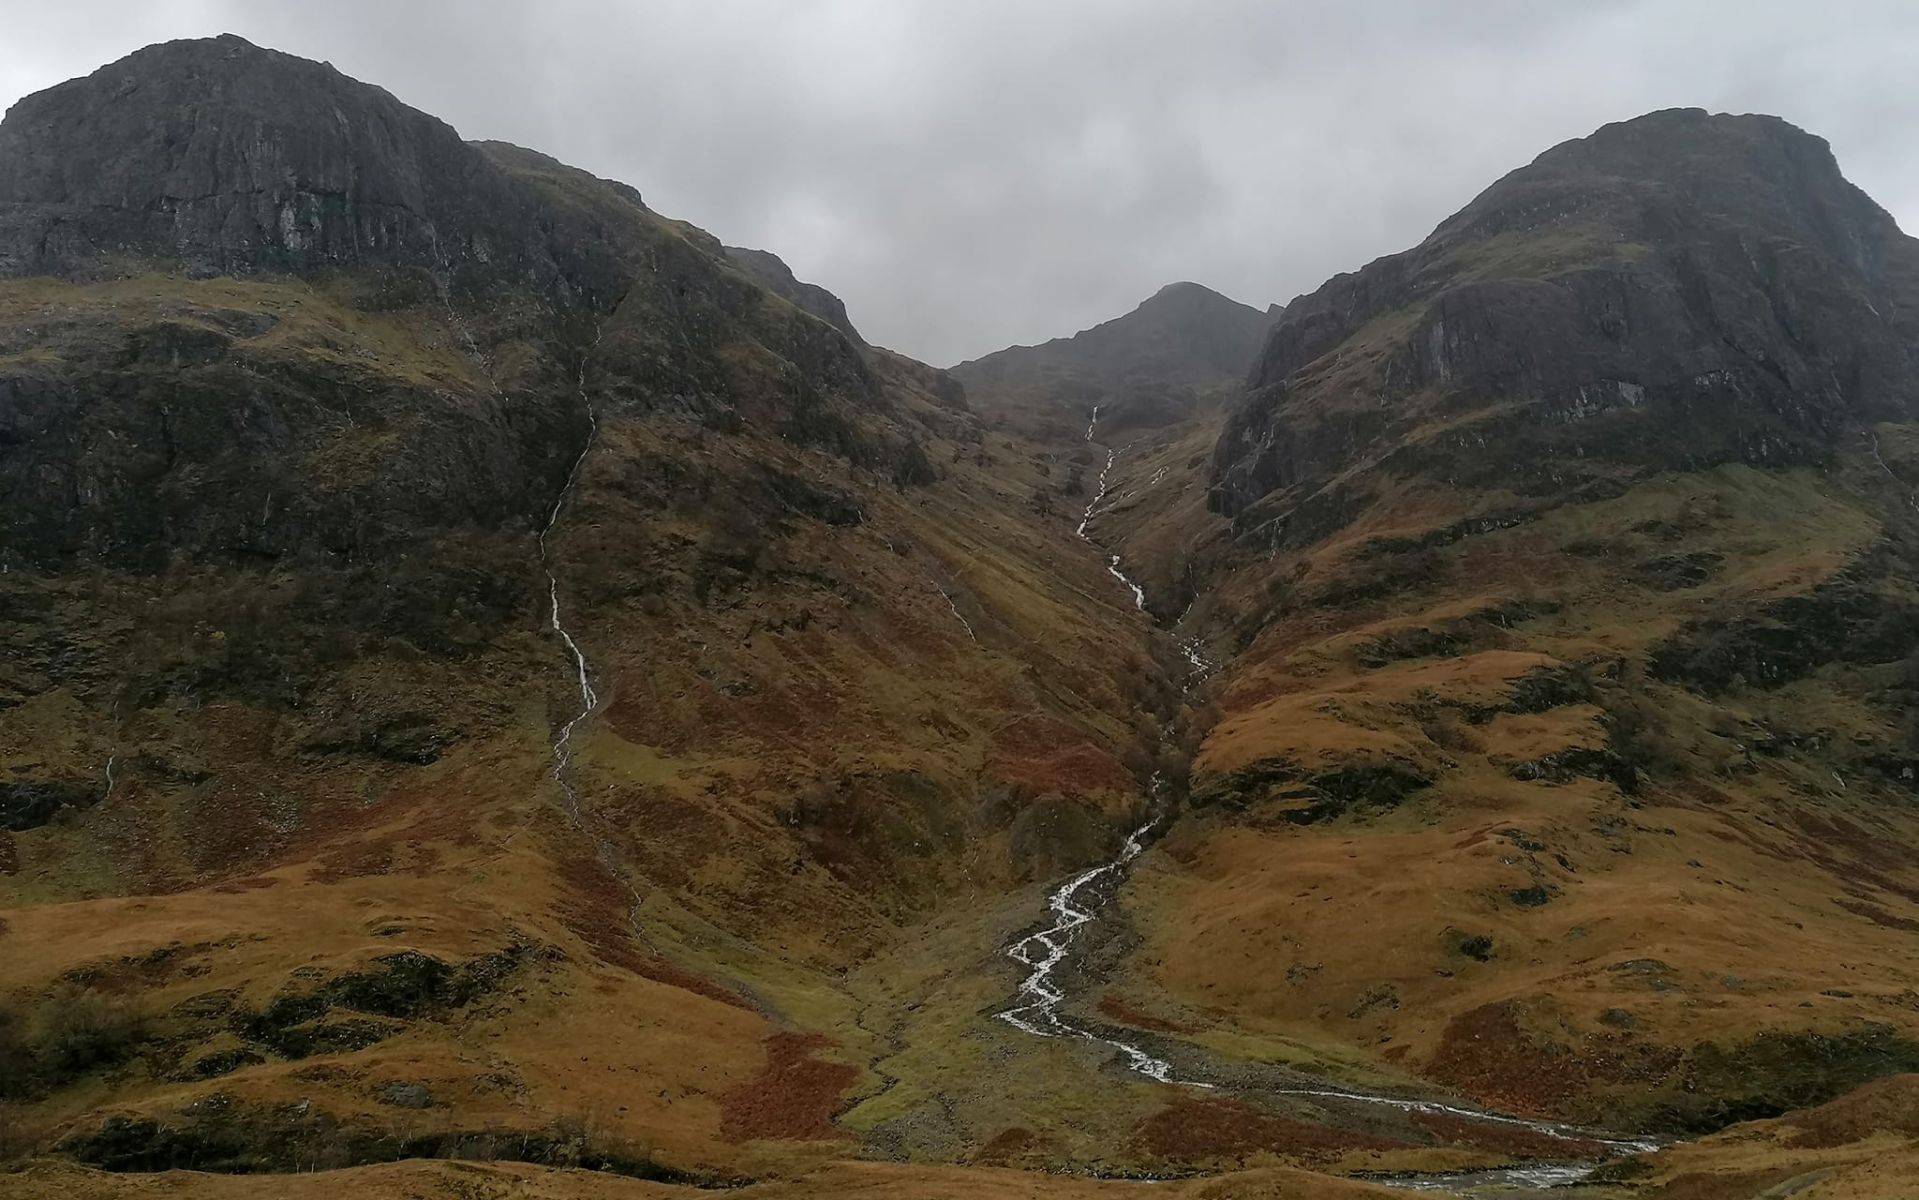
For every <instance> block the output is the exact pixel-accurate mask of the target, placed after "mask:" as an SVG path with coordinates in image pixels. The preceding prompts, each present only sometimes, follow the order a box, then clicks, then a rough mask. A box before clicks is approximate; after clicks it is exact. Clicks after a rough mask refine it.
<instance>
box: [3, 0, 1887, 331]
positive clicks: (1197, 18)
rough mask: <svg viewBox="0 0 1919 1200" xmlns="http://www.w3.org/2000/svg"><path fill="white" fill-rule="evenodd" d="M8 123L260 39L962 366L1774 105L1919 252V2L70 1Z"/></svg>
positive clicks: (44, 22) (1272, 276)
mask: <svg viewBox="0 0 1919 1200" xmlns="http://www.w3.org/2000/svg"><path fill="white" fill-rule="evenodd" d="M4 15H5V17H6V33H5V36H4V39H3V40H0V104H7V105H10V104H11V103H12V102H13V101H14V100H15V99H17V98H18V97H20V96H22V95H24V94H26V93H28V92H32V91H35V90H38V89H39V88H42V87H46V86H48V85H50V84H53V83H57V82H59V81H60V80H62V79H66V78H69V77H71V76H74V75H83V74H86V73H88V72H90V71H92V70H93V69H95V68H96V67H99V66H101V65H103V64H105V63H107V62H110V61H112V60H113V59H116V58H118V57H120V56H121V55H123V54H126V53H128V52H129V51H131V50H134V49H136V48H138V47H139V46H142V45H145V44H147V43H149V42H154V41H161V40H165V39H168V38H176V37H197V36H207V35H211V34H215V33H220V32H233V33H238V34H240V35H241V36H243V37H246V38H248V39H250V40H252V41H255V42H258V43H260V44H262V45H266V46H272V47H275V48H277V49H281V50H285V51H288V52H291V53H294V54H300V55H305V56H307V57H310V58H320V59H326V60H329V61H331V62H332V63H333V64H334V65H335V66H337V67H339V68H340V69H341V70H343V71H345V72H346V73H348V74H349V75H353V76H357V77H358V78H360V79H364V80H367V81H369V82H373V83H378V84H380V85H382V86H383V87H385V88H387V89H388V90H389V91H391V92H393V93H394V94H395V95H397V96H399V97H400V98H401V99H402V100H405V101H407V102H408V103H411V104H414V105H416V106H418V107H420V108H424V109H426V110H428V111H429V112H432V113H434V114H436V115H438V116H440V117H443V118H445V119H446V120H448V121H450V122H452V123H453V124H454V125H455V126H456V127H458V128H459V130H460V131H461V133H462V134H464V135H465V136H467V137H469V138H499V139H503V140H506V141H511V142H517V143H520V144H522V145H526V146H531V147H534V148H536V149H539V150H543V151H545V152H547V153H549V154H552V155H554V156H556V157H558V158H561V159H564V160H566V161H567V162H570V163H573V164H574V165H576V166H580V167H584V168H586V169H588V170H590V171H593V172H595V173H596V174H600V175H606V176H610V177H613V178H617V179H622V180H625V181H626V182H628V183H631V184H632V185H634V186H635V187H637V188H639V189H640V191H641V192H642V193H643V194H644V195H645V197H646V199H647V202H648V203H649V204H650V205H652V207H654V208H655V209H657V210H659V211H661V212H663V213H666V214H668V215H670V216H675V217H682V218H685V219H687V220H690V221H692V222H694V223H696V224H698V225H701V226H703V227H705V228H707V229H709V230H711V231H712V232H713V233H715V234H717V235H718V236H720V237H721V238H723V239H724V240H726V241H728V242H730V243H734V244H743V245H749V246H758V247H762V248H765V249H769V250H772V251H774V252H776V253H778V254H779V255H780V256H782V257H783V258H785V259H786V260H787V262H788V263H790V264H791V265H792V266H793V268H794V270H795V271H796V272H797V273H798V274H799V275H800V276H801V277H802V278H806V279H810V280H813V281H815V282H817V283H821V284H824V285H825V286H826V287H828V288H830V289H832V290H833V291H835V292H837V293H838V294H839V295H840V296H841V297H842V298H844V299H845V301H846V303H847V307H848V309H849V310H850V311H851V314H852V317H853V320H854V322H855V323H856V324H857V325H859V327H860V329H861V331H862V332H863V333H865V334H866V335H867V337H868V338H870V339H871V340H873V341H876V342H879V343H881V344H884V345H889V346H893V347H895V348H897V349H900V350H903V351H906V352H907V353H909V354H913V355H915V356H917V357H920V358H923V359H926V360H928V361H931V362H934V363H938V364H940V365H948V364H951V363H953V362H955V361H957V360H959V359H962V358H969V357H973V356H975V355H978V354H981V353H985V352H987V351H989V350H994V349H997V348H999V347H1001V346H1004V345H1007V344H1010V343H1015V342H1035V341H1043V340H1045V339H1046V338H1049V337H1053V336H1057V335H1061V334H1067V333H1071V332H1073V331H1074V330H1077V329H1081V328H1084V327H1085V326H1087V325H1090V324H1093V323H1096V322H1098V321H1101V320H1104V319H1106V318H1108V317H1111V316H1116V315H1118V314H1119V313H1121V312H1124V311H1126V310H1127V309H1129V308H1131V307H1132V306H1133V305H1134V304H1136V303H1137V302H1138V301H1139V300H1141V299H1143V298H1144V297H1146V296H1147V295H1149V294H1151V293H1152V292H1153V291H1154V290H1156V289H1157V288H1158V287H1159V286H1160V285H1161V284H1164V283H1168V282H1171V281H1173V280H1177V279H1192V280H1196V281H1198V282H1200V283H1204V284H1207V285H1208V286H1210V287H1213V288H1216V289H1218V290H1220V291H1222V292H1225V293H1226V294H1228V295H1230V296H1233V297H1235V298H1236V299H1240V300H1244V301H1246V302H1248V303H1251V304H1256V305H1259V306H1261V307H1263V306H1265V305H1266V304H1267V303H1269V302H1272V301H1285V300H1287V299H1290V298H1291V297H1293V296H1294V295H1297V294H1299V293H1301V292H1306V291H1311V290H1312V289H1313V288H1315V287H1317V286H1318V285H1319V283H1320V282H1321V281H1322V280H1324V279H1325V278H1326V277H1327V276H1328V275H1331V274H1333V273H1336V272H1338V271H1342V270H1350V269H1353V268H1355V267H1358V266H1360V265H1362V264H1363V263H1365V262H1366V261H1368V260H1369V259H1372V258H1375V257H1378V256H1379V255H1381V254H1387V253H1391V252H1393V251H1395V250H1400V249H1404V248H1405V247H1406V246H1409V245H1411V244H1413V243H1415V242H1417V241H1418V240H1419V239H1420V238H1421V237H1423V236H1424V235H1425V234H1426V233H1427V232H1428V231H1429V230H1430V229H1431V228H1432V227H1433V226H1434V225H1436V224H1437V223H1438V222H1439V221H1440V220H1441V219H1442V218H1444V217H1445V216H1446V215H1447V214H1449V213H1451V212H1452V211H1454V210H1455V209H1457V208H1459V207H1460V206H1461V205H1463V204H1464V203H1465V202H1466V201H1467V200H1469V199H1471V198H1472V196H1473V195H1474V194H1475V193H1477V192H1478V191H1479V190H1480V189H1481V188H1483V187H1484V186H1486V185H1487V184H1489V183H1491V182H1492V181H1493V180H1494V179H1495V178H1497V177H1498V176H1499V175H1501V174H1502V173H1504V172H1505V171H1507V170H1510V169H1511V168H1513V167H1516V166H1519V165H1521V164H1522V163H1524V162H1526V161H1528V160H1529V159H1531V158H1532V157H1533V155H1535V154H1537V153H1538V152H1539V151H1541V150H1543V149H1545V148H1546V147H1547V146H1549V145H1552V144H1553V143H1555V142H1558V141H1562V140H1564V139H1566V138H1569V137H1577V136H1580V135H1582V134H1585V133H1588V132H1590V131H1591V130H1592V129H1593V128H1595V127H1596V126H1598V125H1601V124H1604V123H1605V122H1607V121H1612V120H1619V119H1622V118H1626V117H1630V116H1635V115H1637V114H1639V113H1642V112H1646V111H1648V110H1651V109H1655V108H1666V107H1671V106H1675V105H1696V106H1700V107H1705V108H1710V109H1714V110H1725V111H1732V112H1770V113H1777V114H1779V115H1780V116H1783V117H1785V118H1787V119H1788V120H1791V121H1793V122H1795V123H1796V124H1799V125H1802V126H1804V127H1805V128H1807V129H1810V130H1812V131H1813V132H1815V133H1818V134H1821V135H1823V136H1825V137H1826V138H1828V139H1829V140H1830V141H1831V142H1832V143H1833V148H1834V150H1835V151H1836V152H1837V153H1838V156H1839V161H1840V164H1841V165H1842V166H1843V167H1844V168H1845V170H1846V172H1847V174H1848V175H1849V176H1850V177H1851V178H1852V179H1853V181H1854V182H1856V183H1858V184H1859V185H1860V186H1862V187H1864V188H1865V189H1866V190H1867V191H1868V192H1871V193H1872V194H1873V195H1874V196H1875V197H1876V198H1877V199H1878V200H1879V202H1880V203H1881V204H1884V205H1885V206H1886V207H1887V208H1889V209H1890V210H1891V211H1892V213H1893V215H1894V216H1896V217H1899V218H1900V219H1901V223H1902V224H1903V225H1904V226H1905V227H1906V228H1907V229H1908V230H1913V229H1915V228H1919V153H1915V151H1914V146H1915V132H1919V2H1914V0H1883V2H1882V0H1825V2H1823V3H1816V4H1815V3H1806V2H1804V0H1580V2H1578V3H1573V2H1540V0H1452V2H1449V3H1438V2H1435V0H1356V2H1350V3H1349V2H1344V0H1324V2H1309V0H1287V2H1282V0H1266V2H1259V0H1218V2H1207V0H1159V2H1156V3H1144V2H1135V0H952V2H947V0H918V2H915V0H785V2H774V0H655V2H640V0H630V2H627V3H588V2H585V0H545V2H542V3H538V4H534V3H525V4H506V3H497V2H494V3H488V2H477V0H476V2H469V3H451V2H427V0H406V2H400V0H329V2H327V3H321V4H315V3H292V2H288V3H271V2H268V0H232V2H226V0H177V2H176V0H140V2H138V3H102V2H98V0H62V2H60V3H53V4H39V3H22V2H18V0H15V2H10V3H8V4H7V5H6V6H5V10H4Z"/></svg>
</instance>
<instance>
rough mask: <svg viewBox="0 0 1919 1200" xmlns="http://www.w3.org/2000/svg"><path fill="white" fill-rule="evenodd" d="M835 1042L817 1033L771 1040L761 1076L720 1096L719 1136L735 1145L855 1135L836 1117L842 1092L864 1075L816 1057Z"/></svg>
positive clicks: (783, 1034)
mask: <svg viewBox="0 0 1919 1200" xmlns="http://www.w3.org/2000/svg"><path fill="white" fill-rule="evenodd" d="M832 1044H833V1043H832V1041H831V1040H830V1039H828V1038H825V1037H823V1036H821V1035H819V1034H816V1033H792V1032H784V1031H783V1032H780V1033H775V1034H772V1035H771V1036H769V1037H768V1038H767V1039H766V1061H765V1062H764V1063H763V1064H761V1066H760V1073H759V1074H758V1075H755V1076H754V1077H753V1078H752V1079H750V1080H748V1081H747V1082H745V1083H743V1084H741V1085H740V1086H739V1087H736V1088H734V1089H733V1090H731V1091H729V1092H727V1093H726V1094H725V1095H724V1096H722V1097H721V1098H720V1132H721V1133H722V1134H723V1135H724V1136H726V1137H727V1138H730V1139H731V1140H733V1141H736V1142H743V1141H748V1140H753V1139H771V1138H780V1139H786V1140H793V1141H817V1140H820V1139H824V1138H839V1137H849V1136H851V1135H850V1134H848V1133H847V1132H846V1131H845V1130H842V1129H840V1128H838V1127H837V1126H835V1125H834V1124H833V1117H834V1114H836V1113H837V1112H838V1111H839V1109H840V1096H841V1094H842V1093H843V1092H845V1091H846V1089H847V1088H849V1087H851V1086H853V1084H854V1082H855V1081H856V1080H858V1079H859V1076H860V1071H859V1068H858V1067H854V1066H849V1065H848V1064H846V1063H836V1062H828V1061H825V1060H823V1059H818V1058H815V1057H813V1052H814V1051H816V1050H822V1049H825V1048H826V1047H828V1046H831V1045H832Z"/></svg>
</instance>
